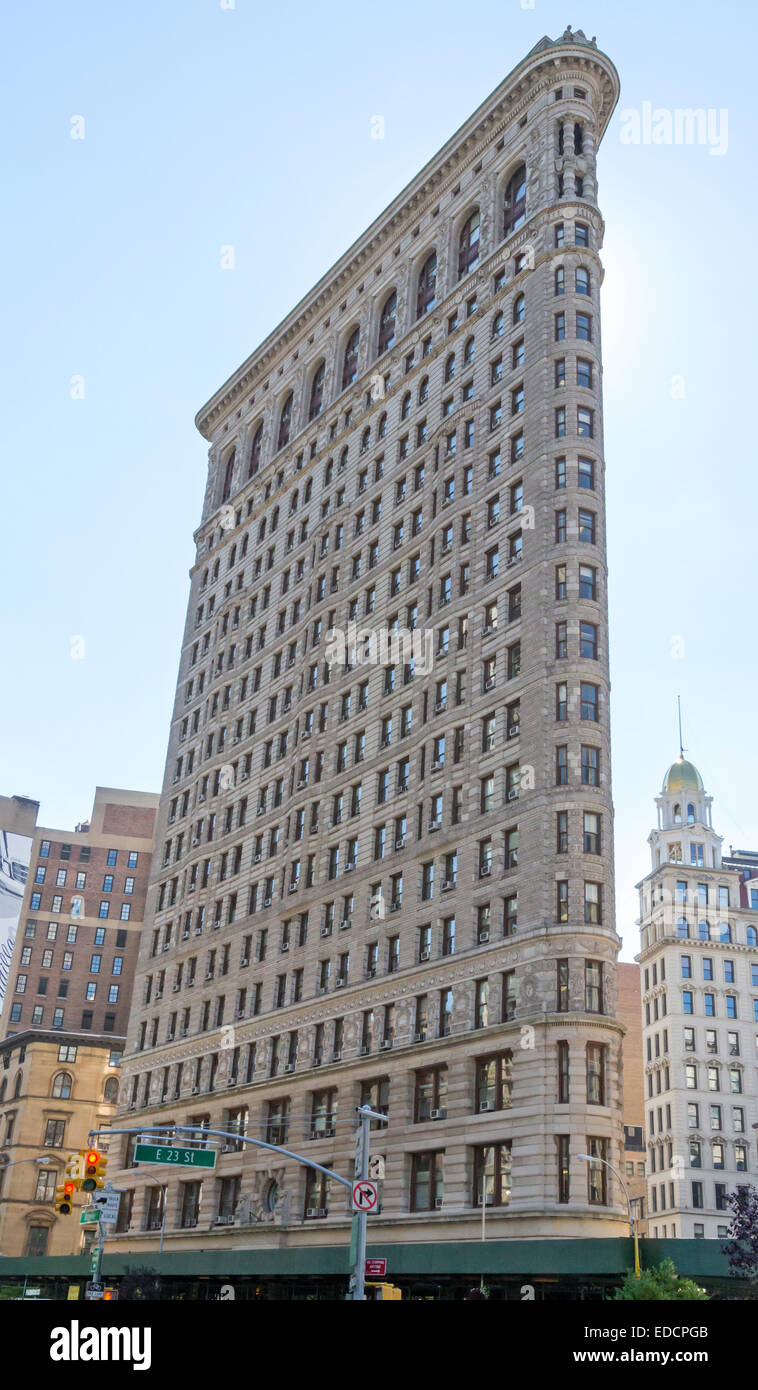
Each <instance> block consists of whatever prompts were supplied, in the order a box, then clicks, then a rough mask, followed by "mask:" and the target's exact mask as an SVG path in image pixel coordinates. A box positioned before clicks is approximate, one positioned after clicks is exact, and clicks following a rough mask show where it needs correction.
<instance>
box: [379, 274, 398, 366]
mask: <svg viewBox="0 0 758 1390" xmlns="http://www.w3.org/2000/svg"><path fill="white" fill-rule="evenodd" d="M396 315H397V290H393V291H392V294H390V295H388V296H387V298H386V299H385V301H384V308H383V309H382V312H381V315H380V318H379V342H378V344H377V353H378V355H379V356H380V357H381V355H382V353H383V352H387V351H388V349H389V348H391V347H392V344H393V343H394V341H395V318H396Z"/></svg>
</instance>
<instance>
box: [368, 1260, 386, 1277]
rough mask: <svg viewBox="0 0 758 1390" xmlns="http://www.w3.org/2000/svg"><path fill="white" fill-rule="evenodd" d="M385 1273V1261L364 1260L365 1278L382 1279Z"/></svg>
mask: <svg viewBox="0 0 758 1390" xmlns="http://www.w3.org/2000/svg"><path fill="white" fill-rule="evenodd" d="M386 1273H387V1261H386V1260H366V1278H367V1279H383V1278H384V1276H385V1274H386Z"/></svg>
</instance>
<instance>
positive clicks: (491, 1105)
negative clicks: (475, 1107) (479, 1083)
mask: <svg viewBox="0 0 758 1390" xmlns="http://www.w3.org/2000/svg"><path fill="white" fill-rule="evenodd" d="M494 1109H495V1102H494V1100H482V1101H480V1102H479V1111H480V1113H481V1112H482V1111H484V1110H494Z"/></svg>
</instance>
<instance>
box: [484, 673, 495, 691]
mask: <svg viewBox="0 0 758 1390" xmlns="http://www.w3.org/2000/svg"><path fill="white" fill-rule="evenodd" d="M483 688H484V689H485V690H494V688H495V678H494V676H488V678H487V680H486V681H485V682H484V686H483Z"/></svg>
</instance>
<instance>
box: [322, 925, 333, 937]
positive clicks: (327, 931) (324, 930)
mask: <svg viewBox="0 0 758 1390" xmlns="http://www.w3.org/2000/svg"><path fill="white" fill-rule="evenodd" d="M331 934H332V929H331V927H322V928H321V935H322V936H331Z"/></svg>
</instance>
